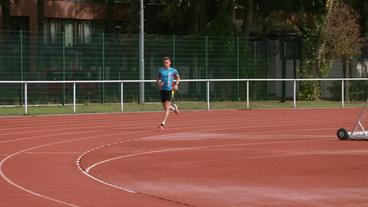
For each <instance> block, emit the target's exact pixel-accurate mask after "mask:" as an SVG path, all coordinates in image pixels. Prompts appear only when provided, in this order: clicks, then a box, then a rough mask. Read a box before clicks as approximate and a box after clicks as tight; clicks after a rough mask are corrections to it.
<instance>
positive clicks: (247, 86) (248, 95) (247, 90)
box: [247, 80, 249, 109]
mask: <svg viewBox="0 0 368 207" xmlns="http://www.w3.org/2000/svg"><path fill="white" fill-rule="evenodd" d="M247 109H249V80H247Z"/></svg>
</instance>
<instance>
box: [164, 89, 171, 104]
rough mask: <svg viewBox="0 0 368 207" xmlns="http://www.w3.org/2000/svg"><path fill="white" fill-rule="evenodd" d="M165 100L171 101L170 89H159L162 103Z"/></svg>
mask: <svg viewBox="0 0 368 207" xmlns="http://www.w3.org/2000/svg"><path fill="white" fill-rule="evenodd" d="M165 101H170V102H171V101H172V91H165V90H162V91H161V102H162V103H164V102H165Z"/></svg>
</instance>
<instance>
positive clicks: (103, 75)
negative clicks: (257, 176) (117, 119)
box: [102, 33, 105, 103]
mask: <svg viewBox="0 0 368 207" xmlns="http://www.w3.org/2000/svg"><path fill="white" fill-rule="evenodd" d="M102 80H105V33H102ZM102 103H105V82H102Z"/></svg>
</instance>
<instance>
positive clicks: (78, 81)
mask: <svg viewBox="0 0 368 207" xmlns="http://www.w3.org/2000/svg"><path fill="white" fill-rule="evenodd" d="M274 81H279V82H280V81H281V82H293V107H294V108H296V103H297V100H296V98H297V82H302V81H341V107H344V106H345V100H344V95H345V94H344V91H345V88H344V87H345V86H344V85H345V81H368V78H315V79H313V78H310V79H187V80H181V82H206V88H207V90H206V94H207V96H206V101H207V110H210V107H211V106H210V83H211V82H246V107H247V109H249V108H250V100H249V94H250V92H249V83H250V82H274ZM154 82H156V80H76V81H71V80H70V81H0V84H23V85H24V93H23V95H24V113H25V114H28V85H29V84H52V83H55V84H63V83H64V84H73V112H74V113H76V111H77V107H76V102H77V94H76V87H77V84H80V83H118V84H120V105H121V107H120V108H121V111H122V112H123V111H124V83H154Z"/></svg>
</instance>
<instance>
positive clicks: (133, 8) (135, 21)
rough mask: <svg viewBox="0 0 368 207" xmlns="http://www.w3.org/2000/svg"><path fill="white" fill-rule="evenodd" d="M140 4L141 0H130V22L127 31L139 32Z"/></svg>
mask: <svg viewBox="0 0 368 207" xmlns="http://www.w3.org/2000/svg"><path fill="white" fill-rule="evenodd" d="M139 5H140V0H134V1H129V23H128V28H127V32H128V33H129V34H138V32H139Z"/></svg>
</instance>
